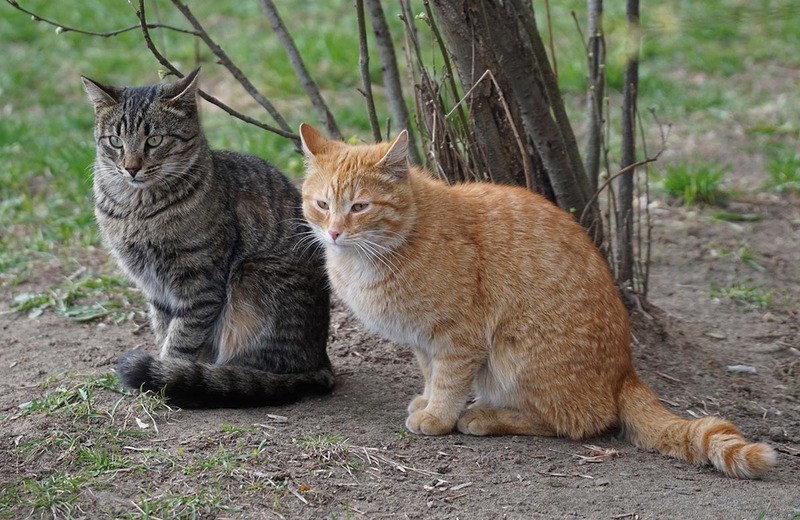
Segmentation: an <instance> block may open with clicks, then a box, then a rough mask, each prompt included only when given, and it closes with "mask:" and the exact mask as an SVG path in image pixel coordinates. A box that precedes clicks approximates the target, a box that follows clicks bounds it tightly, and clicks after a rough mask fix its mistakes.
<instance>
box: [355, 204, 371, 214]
mask: <svg viewBox="0 0 800 520" xmlns="http://www.w3.org/2000/svg"><path fill="white" fill-rule="evenodd" d="M367 206H369V204H367V203H366V202H356V203H355V204H353V205H352V206H350V212H351V213H358V212H360V211H364V210H365V209H367Z"/></svg>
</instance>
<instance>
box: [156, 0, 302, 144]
mask: <svg viewBox="0 0 800 520" xmlns="http://www.w3.org/2000/svg"><path fill="white" fill-rule="evenodd" d="M172 5H174V6H175V7H176V8H177V9H178V11H180V12H181V14H183V16H184V18H186V20H188V21H189V23H190V24H191V25H192V27H194V29H195V30H196V31H197V32H198V33H199V36H200V39H201V40H203V42H204V43H205V44H206V45H207V46H208V48H209V49H211V52H213V53H214V55H215V56H216V57H217V58H219V63H220V64H221V65H222V66H223V67H225V68H226V69H228V71H229V72H230V73H231V75H232V76H233V77H234V78H235V79H236V81H238V82H239V84H240V85H242V87H244V89H245V90H246V91H247V93H248V94H250V97H252V98H253V99H255V100H256V102H257V103H258V104H259V105H261V106H262V107H264V109H265V110H266V111H267V112H269V115H271V116H272V118H273V119H274V120H275V122H276V123H278V126H279V127H281V129H283V130H284V131H285V132H289V133H291V131H292V129H291V127H290V126H289V125H288V123H286V120H285V119H284V118H283V116H282V115H281V113H280V112H278V110H277V109H276V108H275V107H274V106H273V105H272V102H270V100H269V99H267V98H266V97H264V95H263V94H261V92H259V91H258V89H257V88H256V87H255V86H254V85H253V83H252V82H251V81H250V79H249V78H248V77H247V76H245V74H244V72H242V70H241V69H240V68H239V67H237V66H236V64H235V63H233V61H231V59H230V58H229V57H228V55H227V54H226V53H225V51H224V50H222V47H220V46H219V45H218V44H217V42H215V41H214V40H213V39H211V37H210V36H209V35H208V33H207V32H206V30H205V29H204V28H203V26H202V24H200V21H199V20H198V19H197V18H196V17H195V16H194V13H192V11H191V9H189V6H188V5H187V4H185V3H183V2H181V1H180V0H172Z"/></svg>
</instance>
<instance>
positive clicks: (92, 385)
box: [19, 374, 125, 418]
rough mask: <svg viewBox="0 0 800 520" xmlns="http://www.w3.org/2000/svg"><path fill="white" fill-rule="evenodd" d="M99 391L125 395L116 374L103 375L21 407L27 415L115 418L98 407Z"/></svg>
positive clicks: (92, 377) (50, 393)
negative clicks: (97, 397) (55, 414)
mask: <svg viewBox="0 0 800 520" xmlns="http://www.w3.org/2000/svg"><path fill="white" fill-rule="evenodd" d="M44 384H45V386H47V385H48V384H49V381H45V383H44ZM98 389H105V390H110V391H112V392H114V393H118V394H125V391H124V390H123V389H122V386H121V385H120V382H119V377H118V376H117V375H116V374H101V375H99V376H91V377H89V378H88V379H86V380H82V381H78V382H73V383H72V384H70V385H68V386H63V385H60V386H59V387H58V388H57V389H56V390H55V391H53V392H49V393H47V394H46V395H44V396H43V397H41V398H39V399H34V400H32V401H28V402H26V403H22V404H20V405H19V407H20V409H21V410H22V413H23V414H25V415H29V414H34V413H40V414H45V415H49V414H54V413H62V412H67V413H69V414H71V415H72V416H73V417H75V418H87V417H111V416H113V414H112V413H111V411H110V410H108V409H103V408H101V407H98V406H96V404H95V392H96V391H97V390H98ZM113 409H116V405H115V406H113V407H112V410H113Z"/></svg>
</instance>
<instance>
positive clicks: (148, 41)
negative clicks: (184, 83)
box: [135, 0, 300, 150]
mask: <svg viewBox="0 0 800 520" xmlns="http://www.w3.org/2000/svg"><path fill="white" fill-rule="evenodd" d="M135 11H136V17H137V18H138V19H139V26H140V28H141V30H142V37H143V38H144V43H145V45H146V46H147V49H148V50H149V51H150V53H151V54H152V55H153V56H154V57H155V58H156V60H158V62H159V63H160V64H161V66H163V67H164V68H165V69H166V70H167V71H168V72H169V73H171V74H174V75H175V76H177V77H179V78H182V77H183V76H184V74H183V73H182V72H181V71H180V70H178V68H177V67H175V65H173V64H172V62H171V61H169V60H168V59H167V58H166V56H164V55H163V54H162V53H161V52H160V51H159V50H158V48H157V47H156V45H155V43H153V38H152V37H151V36H150V30H149V28H148V23H147V15H146V12H145V8H144V0H139V2H138V7H137V8H136V9H135ZM199 94H200V97H202V98H203V99H205V100H206V101H208V102H209V103H211V104H212V105H216V106H217V107H219V108H221V109H222V110H224V111H225V112H226V113H228V114H229V115H231V116H233V117H235V118H237V119H239V120H241V121H244V122H245V123H249V124H251V125H253V126H257V127H259V128H262V129H264V130H267V131H269V132H272V133H274V134H277V135H280V136H281V137H286V138H288V139H292V140H293V141H294V142H295V146H296V147H297V148H298V150H299V146H300V136H298V135H297V134H294V133H292V132H291V131H286V130H283V129H280V128H276V127H274V126H272V125H269V124H267V123H263V122H261V121H258V120H257V119H253V118H252V117H250V116H246V115H244V114H242V113H241V112H239V111H237V110H235V109H233V108H231V107H230V106H228V105H226V104H225V103H223V102H222V101H220V100H219V99H217V98H215V97H214V96H212V95H210V94H208V93H206V92H205V91H203V90H200V91H199Z"/></svg>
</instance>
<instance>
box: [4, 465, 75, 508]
mask: <svg viewBox="0 0 800 520" xmlns="http://www.w3.org/2000/svg"><path fill="white" fill-rule="evenodd" d="M85 482H86V476H85V475H82V474H79V475H70V474H68V473H67V472H62V471H57V472H55V473H53V474H52V475H49V476H47V477H44V478H42V479H33V478H24V479H22V481H21V482H20V484H19V491H18V494H19V498H20V504H21V505H26V506H28V507H29V508H32V509H33V510H34V511H40V512H47V513H49V514H50V515H51V516H52V517H53V518H58V517H64V518H73V517H76V516H84V515H83V514H82V513H83V512H82V511H81V509H80V506H79V504H77V503H76V502H78V499H79V497H80V495H81V491H82V486H83V484H85Z"/></svg>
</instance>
